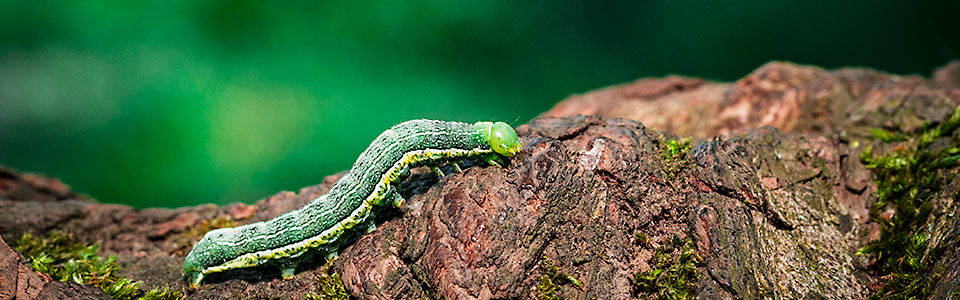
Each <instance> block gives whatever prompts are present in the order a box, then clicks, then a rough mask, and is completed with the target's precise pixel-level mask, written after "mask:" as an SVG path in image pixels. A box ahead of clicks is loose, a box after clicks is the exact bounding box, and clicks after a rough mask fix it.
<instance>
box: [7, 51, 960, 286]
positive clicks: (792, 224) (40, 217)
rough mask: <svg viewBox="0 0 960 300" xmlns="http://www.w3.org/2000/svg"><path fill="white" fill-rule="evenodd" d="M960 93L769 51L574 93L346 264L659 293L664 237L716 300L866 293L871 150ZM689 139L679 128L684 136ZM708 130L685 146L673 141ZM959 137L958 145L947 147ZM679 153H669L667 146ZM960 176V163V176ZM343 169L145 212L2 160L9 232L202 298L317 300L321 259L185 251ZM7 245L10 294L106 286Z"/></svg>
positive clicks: (936, 229)
mask: <svg viewBox="0 0 960 300" xmlns="http://www.w3.org/2000/svg"><path fill="white" fill-rule="evenodd" d="M957 105H960V62H955V63H952V64H950V65H947V66H945V67H944V68H942V69H940V70H938V71H937V72H936V73H934V75H933V76H932V77H931V79H925V78H922V77H919V76H896V75H890V74H884V73H881V72H877V71H873V70H866V69H840V70H835V71H827V70H823V69H819V68H816V67H810V66H798V65H793V64H789V63H770V64H767V65H765V66H763V67H761V68H759V69H757V70H756V71H755V72H753V73H752V74H750V75H748V76H746V77H745V78H743V79H741V80H739V81H737V82H734V83H713V82H707V81H703V80H700V79H692V78H682V77H667V78H659V79H641V80H638V81H636V82H633V83H628V84H624V85H619V86H614V87H610V88H606V89H602V90H598V91H594V92H590V93H587V94H584V95H577V96H573V97H570V98H569V99H567V100H564V101H563V102H561V103H559V104H557V106H556V107H554V108H553V109H551V110H550V111H548V112H546V113H544V115H543V116H541V117H540V118H537V119H535V120H533V121H531V122H530V123H528V124H525V125H522V126H519V127H518V128H517V130H518V133H519V134H520V135H521V139H522V142H523V143H524V144H525V145H526V146H525V148H524V150H523V152H522V153H521V154H520V155H518V156H517V157H515V158H514V159H513V160H512V161H511V163H510V165H509V166H506V167H505V168H492V167H471V168H468V169H465V172H464V173H459V174H452V175H448V176H446V177H444V178H440V179H437V178H436V177H435V176H434V175H432V174H430V173H427V172H418V173H415V174H414V175H413V176H412V177H411V178H410V179H408V180H407V181H406V182H405V183H404V185H403V186H402V189H401V191H402V193H403V194H404V195H405V196H406V197H407V198H408V202H407V204H405V207H403V208H402V209H400V210H397V211H395V212H394V213H390V214H388V215H386V216H384V217H382V218H381V220H380V224H378V230H377V231H375V232H373V233H370V234H367V235H364V236H362V237H361V238H359V240H357V241H356V242H354V243H353V244H351V245H349V246H347V247H346V248H345V249H344V250H343V251H342V253H341V255H340V257H339V258H338V259H336V260H335V261H334V262H333V265H332V270H333V272H338V273H339V274H341V276H342V281H343V284H344V285H345V287H346V290H347V291H348V292H349V293H350V294H352V295H354V296H357V297H360V298H377V299H397V298H447V299H469V298H480V299H491V298H518V299H529V298H535V297H538V296H542V295H543V294H544V293H545V292H546V291H547V289H548V288H551V286H550V285H548V284H544V280H543V279H544V277H546V278H550V277H554V278H555V276H554V275H556V274H557V273H558V272H560V273H563V274H566V275H569V276H571V277H572V278H575V279H576V280H577V281H578V282H579V286H578V285H575V284H559V283H556V280H554V281H555V282H554V283H556V284H554V285H553V286H552V289H553V290H552V291H551V292H553V293H554V294H556V295H560V296H563V297H565V298H568V299H628V298H635V297H649V296H651V294H649V293H648V292H647V291H644V290H639V289H638V287H637V285H636V284H634V283H633V281H632V279H633V278H634V275H635V274H638V273H642V272H644V271H648V270H651V268H655V267H657V266H654V265H653V263H652V262H653V261H654V260H652V258H654V256H656V255H657V254H658V247H661V246H665V245H671V244H676V241H686V240H689V241H691V245H692V248H693V250H695V252H696V253H697V254H698V256H699V257H700V260H699V261H698V262H697V263H696V269H695V272H696V274H697V275H698V276H696V277H695V278H691V280H692V281H693V283H694V285H695V287H696V288H695V289H694V291H693V292H694V295H695V296H697V297H699V298H705V299H713V298H751V299H752V298H766V297H785V298H829V299H836V298H846V299H848V298H863V297H865V296H867V295H869V294H870V293H871V291H872V290H875V289H876V288H877V286H878V284H880V283H882V282H883V278H880V276H878V275H880V274H877V273H876V270H875V269H873V268H871V267H870V264H871V263H872V262H871V261H870V259H869V257H866V256H858V255H854V253H855V252H856V251H857V249H859V248H861V247H863V246H864V245H866V243H867V242H868V241H870V240H872V239H876V238H878V237H879V233H878V226H877V224H876V223H874V222H873V221H871V215H870V211H869V208H870V205H871V204H872V203H873V202H874V201H875V200H876V190H877V188H876V184H875V183H874V182H873V180H872V175H871V171H870V170H869V169H867V168H865V167H864V165H863V164H862V163H861V162H860V160H859V159H858V155H859V154H860V153H861V151H862V150H863V149H864V148H865V147H868V146H874V147H876V148H877V149H878V150H876V151H893V149H895V148H896V147H897V144H896V143H883V142H881V141H879V140H877V139H876V138H875V137H874V134H872V133H871V129H875V128H884V129H888V130H897V131H902V132H908V133H909V132H915V131H917V130H919V129H920V128H926V127H924V126H928V125H929V124H936V123H938V122H942V121H943V120H945V119H946V118H949V117H950V115H951V113H952V112H953V111H954V108H955V107H956V106H957ZM674 134H675V135H674ZM680 137H690V138H693V142H692V143H691V146H690V148H689V149H685V150H684V149H681V150H682V151H681V152H679V153H680V154H679V155H671V154H670V153H671V152H670V151H671V150H673V149H674V148H675V147H674V144H671V140H675V139H677V138H680ZM957 139H960V134H958V133H954V134H953V135H952V136H947V137H944V138H942V139H941V140H943V141H940V143H943V144H949V143H950V142H954V143H955V142H956V141H957ZM665 153H667V154H665ZM949 171H950V172H953V174H956V171H957V170H956V168H953V169H951V170H949ZM338 176H339V175H332V176H329V177H327V178H326V179H324V181H323V182H322V183H320V184H318V185H315V186H311V187H306V188H303V189H301V190H300V191H299V192H297V193H293V192H280V193H278V194H276V195H273V196H272V197H269V198H267V199H263V200H260V201H258V202H256V204H254V205H245V204H239V203H238V204H231V205H227V206H222V207H218V206H213V205H202V206H196V207H185V208H178V209H142V210H137V209H133V208H130V207H127V206H122V205H112V204H101V203H96V202H94V201H92V200H90V199H88V198H86V197H84V196H81V195H77V194H75V193H73V192H71V191H70V189H69V188H68V187H66V186H65V185H64V184H62V183H60V182H59V181H57V180H53V179H48V178H45V177H42V176H37V175H30V174H19V173H16V172H13V171H10V170H0V235H2V238H3V241H5V242H6V244H11V243H13V242H15V241H17V239H18V238H19V237H20V236H21V235H23V234H24V233H27V232H31V233H34V234H40V235H43V234H44V233H46V232H49V231H51V230H60V231H65V232H69V233H72V234H73V235H75V236H78V237H79V238H81V239H82V240H83V241H86V242H96V243H99V244H100V245H101V249H102V253H103V254H104V255H116V256H117V261H118V262H119V263H120V264H121V265H122V267H123V270H122V272H121V275H122V276H124V277H128V278H131V279H134V280H138V281H141V282H142V283H143V288H147V289H149V288H156V287H160V288H162V287H169V288H172V289H174V290H181V291H183V294H184V295H185V296H186V297H187V298H196V299H201V298H220V299H237V298H287V299H302V298H304V297H305V296H306V295H307V294H310V293H315V292H317V291H319V290H320V289H321V281H322V280H321V278H322V276H323V274H321V273H322V272H323V271H322V270H321V269H322V268H320V266H321V265H322V262H315V263H313V264H308V265H306V266H301V268H300V270H298V273H297V274H296V275H295V276H294V278H293V279H291V280H281V279H280V278H279V273H278V272H277V271H276V270H274V269H270V268H257V269H250V270H239V271H236V272H228V273H224V274H220V275H216V276H212V277H211V278H210V279H209V280H207V281H205V284H204V285H203V286H202V287H201V288H200V289H197V290H190V289H188V288H187V287H186V284H185V282H184V281H183V279H182V277H181V276H182V274H181V273H180V272H181V271H180V268H181V264H182V261H183V257H184V256H185V255H186V253H187V251H189V249H190V247H191V246H192V244H193V243H194V242H196V240H198V239H199V238H200V236H199V234H200V233H198V232H196V230H195V229H196V228H198V227H203V226H206V225H205V224H207V225H208V224H210V222H212V220H223V219H229V220H233V221H234V222H236V223H237V224H243V223H249V222H255V221H262V220H267V219H270V218H273V217H275V216H277V215H280V214H282V213H284V212H286V211H289V210H292V209H295V208H298V207H300V206H302V205H303V204H305V203H306V202H307V201H309V200H310V199H313V198H315V197H316V196H319V195H321V194H322V193H324V192H326V191H327V190H328V189H329V188H330V186H332V184H333V182H334V181H335V180H336V179H337V178H338ZM958 186H960V182H958V179H957V178H956V176H954V178H952V179H950V180H948V183H947V184H946V185H945V186H944V188H943V190H942V191H941V193H940V194H938V195H939V196H938V197H935V199H934V204H933V205H934V212H933V214H932V215H931V217H930V220H928V222H927V224H925V225H924V226H929V227H930V228H931V232H933V233H934V234H933V235H932V237H931V242H930V243H929V246H928V248H930V249H946V250H944V252H943V253H942V254H940V255H936V256H935V257H934V256H931V257H932V258H931V259H933V260H934V262H933V265H934V268H933V270H932V271H930V274H929V276H931V278H933V280H936V283H935V285H934V286H935V289H934V290H933V292H931V296H930V297H931V298H944V297H949V296H951V295H953V297H956V295H957V293H958V290H960V259H958V257H957V255H956V250H955V249H957V247H958V246H960V218H958V215H960V205H958V204H957V203H956V202H957V197H958V196H957V194H958V190H960V188H958ZM6 244H3V243H0V299H9V298H12V297H14V296H16V298H17V299H31V298H44V295H54V296H51V297H53V298H59V297H77V298H104V297H106V294H104V293H102V292H101V291H99V290H97V289H95V288H91V287H87V286H82V285H77V284H68V283H62V282H58V281H52V280H50V278H49V277H46V276H44V275H42V274H39V273H37V272H35V271H33V270H32V269H31V268H30V266H29V265H28V264H27V262H26V259H25V258H23V257H21V256H20V255H19V254H17V253H16V252H14V251H12V250H11V249H10V248H9V247H7V246H6Z"/></svg>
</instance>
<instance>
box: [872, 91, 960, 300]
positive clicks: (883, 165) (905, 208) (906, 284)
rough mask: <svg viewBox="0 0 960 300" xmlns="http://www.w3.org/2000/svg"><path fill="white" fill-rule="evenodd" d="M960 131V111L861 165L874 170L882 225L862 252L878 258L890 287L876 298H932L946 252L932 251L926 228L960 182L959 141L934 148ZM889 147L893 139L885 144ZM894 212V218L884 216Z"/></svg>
mask: <svg viewBox="0 0 960 300" xmlns="http://www.w3.org/2000/svg"><path fill="white" fill-rule="evenodd" d="M958 126H960V107H958V108H957V109H956V110H955V111H954V112H953V115H951V117H950V119H948V120H947V121H945V122H944V123H942V124H940V125H938V126H936V127H932V128H929V126H927V128H923V131H922V132H920V133H919V135H916V136H913V137H910V138H909V139H907V140H905V142H904V143H903V144H901V145H899V147H897V148H896V149H897V150H895V151H893V152H891V153H887V154H884V155H881V156H877V157H875V156H874V154H873V149H872V148H867V149H866V150H864V151H863V153H861V155H860V160H861V161H862V162H863V163H864V164H865V165H866V166H867V168H870V169H872V170H873V173H874V180H875V182H876V185H877V200H876V202H875V203H874V205H873V206H872V207H871V210H870V212H871V216H872V217H873V221H874V222H877V223H878V224H880V239H878V240H875V241H871V242H870V243H868V244H867V246H865V247H863V248H861V249H860V250H859V251H857V254H858V255H864V254H866V255H872V256H874V257H875V258H876V265H875V267H876V268H877V269H878V271H879V272H880V273H881V274H882V278H884V282H883V284H882V286H881V288H880V290H878V291H877V292H876V293H875V294H874V295H873V296H872V297H873V298H926V296H927V295H928V294H929V293H930V292H931V288H932V287H931V284H932V283H933V280H931V277H930V276H927V274H928V273H929V271H930V270H931V268H932V265H933V262H935V261H936V260H937V259H938V258H939V257H938V256H939V253H942V249H927V240H928V239H929V238H930V235H929V233H927V232H926V231H925V228H924V226H923V225H924V224H925V223H926V222H927V218H928V217H929V216H930V211H931V206H932V199H933V197H935V196H936V195H937V194H938V193H939V192H940V189H941V188H942V186H943V185H944V184H946V183H947V182H948V181H949V180H950V179H951V178H953V177H954V176H956V174H955V173H954V172H952V171H951V170H949V169H950V168H953V167H956V166H958V160H960V148H958V146H960V145H958V143H957V141H956V140H951V141H950V144H949V145H947V146H943V145H940V146H939V147H933V146H932V144H933V142H934V141H936V140H937V139H939V138H941V137H948V136H950V135H951V134H952V133H953V131H954V130H956V129H957V127H958ZM881 140H883V141H889V139H883V138H881ZM888 210H892V211H893V214H885V213H884V212H886V211H888Z"/></svg>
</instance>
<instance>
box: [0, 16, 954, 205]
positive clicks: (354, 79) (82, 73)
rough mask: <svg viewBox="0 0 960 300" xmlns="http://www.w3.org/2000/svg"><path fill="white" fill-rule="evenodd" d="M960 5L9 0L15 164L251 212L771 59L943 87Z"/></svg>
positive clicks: (140, 198) (2, 29) (2, 58)
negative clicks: (473, 125) (444, 132)
mask: <svg viewBox="0 0 960 300" xmlns="http://www.w3.org/2000/svg"><path fill="white" fill-rule="evenodd" d="M801 2H802V3H801ZM955 2H956V1H943V2H919V4H917V3H908V2H907V1H850V2H848V1H812V2H811V1H768V0H749V1H692V0H681V1H657V2H652V1H637V2H622V3H613V2H594V1H520V2H506V1H463V2H462V1H400V2H389V1H367V0H361V1H296V2H277V1H253V0H242V1H117V0H113V1H96V0H88V1H28V0H23V1H19V0H13V1H10V0H8V1H2V2H0V164H2V165H6V166H9V167H13V168H16V169H19V170H21V171H29V172H39V173H43V174H47V175H50V176H54V177H59V178H61V179H62V180H64V181H65V182H66V183H68V184H70V185H71V186H73V187H74V189H76V190H78V191H81V192H84V193H87V194H89V195H92V196H93V197H95V198H97V199H99V200H100V201H103V202H117V203H125V204H130V205H133V206H136V207H177V206H185V205H196V204H200V203H211V202H212V203H218V204H222V203H228V202H234V201H241V202H247V203H251V202H253V201H255V200H257V199H259V198H262V197H265V196H268V195H270V194H272V193H274V192H276V191H279V190H296V189H298V188H300V187H303V186H307V185H311V184H315V183H318V182H320V181H321V179H322V178H323V177H324V176H326V175H329V174H332V173H335V172H337V171H340V170H344V169H346V168H348V167H349V166H350V165H351V164H352V163H353V160H354V159H355V158H356V156H357V154H358V153H360V152H361V151H362V150H363V148H364V147H366V146H367V144H368V143H369V142H370V141H371V140H372V139H373V138H374V137H375V136H376V135H377V134H378V133H380V132H381V131H382V130H384V129H386V128H387V127H389V126H391V125H393V124H395V123H398V122H401V121H403V120H407V119H413V118H433V119H445V120H462V121H468V122H473V121H477V120H505V121H508V122H511V123H513V124H514V125H519V124H522V123H525V122H527V121H528V120H529V119H531V118H533V117H535V116H536V115H537V114H538V113H540V112H543V111H545V110H547V109H549V108H550V107H551V106H552V105H553V104H555V103H556V102H558V101H560V100H561V99H563V98H564V97H566V96H567V95H570V94H572V93H581V92H585V91H588V90H591V89H595V88H600V87H604V86H608V85H611V84H616V83H621V82H626V81H631V80H634V79H636V78H639V77H645V76H663V75H668V74H680V75H688V76H696V77H704V78H709V79H714V80H724V81H729V80H735V79H737V78H739V77H741V76H743V75H745V74H747V73H749V72H750V71H751V70H753V69H754V68H756V67H758V66H760V65H762V64H763V63H765V62H767V61H770V60H788V61H793V62H797V63H804V64H815V65H819V66H823V67H827V68H835V67H840V66H868V67H872V68H877V69H880V70H884V71H889V72H895V73H915V74H921V75H925V76H926V75H929V73H930V72H931V71H932V70H933V69H934V68H936V67H937V66H941V65H943V64H945V63H946V62H948V61H949V60H950V59H955V58H956V57H957V56H958V49H960V47H958V44H957V43H958V39H957V37H958V35H960V33H958V32H957V29H958V28H960V24H958V22H957V19H958V18H956V14H955V13H956V12H957V11H960V10H958V6H957V4H956V3H955Z"/></svg>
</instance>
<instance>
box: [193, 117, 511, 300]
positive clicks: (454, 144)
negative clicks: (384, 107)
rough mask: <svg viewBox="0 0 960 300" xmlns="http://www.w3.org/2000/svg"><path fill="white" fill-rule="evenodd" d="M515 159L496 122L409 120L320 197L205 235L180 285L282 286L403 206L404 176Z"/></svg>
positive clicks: (506, 130) (506, 133) (507, 130)
mask: <svg viewBox="0 0 960 300" xmlns="http://www.w3.org/2000/svg"><path fill="white" fill-rule="evenodd" d="M519 151H520V142H519V140H518V138H517V133H516V131H514V129H513V127H510V125H507V124H506V123H503V122H496V123H494V122H477V123H474V124H468V123H461V122H446V121H435V120H411V121H406V122H403V123H400V124H397V125H394V126H393V127H391V128H390V129H388V130H386V131H384V132H383V133H381V134H380V135H379V136H377V138H376V139H374V140H373V142H372V143H370V146H369V147H367V149H366V150H364V151H363V153H361V154H360V157H358V158H357V161H356V162H355V163H354V164H353V167H352V168H350V170H349V171H348V172H347V173H346V174H344V175H343V176H342V177H341V178H340V179H339V180H337V182H336V183H334V185H333V187H332V188H330V191H329V192H327V193H326V194H323V195H321V196H319V197H317V198H316V199H313V200H311V201H310V202H309V203H307V204H306V205H304V206H303V207H301V208H299V209H296V210H293V211H290V212H287V213H285V214H282V215H280V216H278V217H276V218H273V219H271V220H268V221H264V222H256V223H251V224H247V225H243V226H237V227H233V228H221V229H216V230H212V231H210V232H207V233H206V234H205V235H204V236H203V238H201V239H200V241H198V242H197V243H196V245H194V247H193V249H192V250H190V252H189V253H188V254H187V257H186V258H185V259H184V262H183V272H184V277H185V279H186V280H187V282H188V284H189V285H190V287H192V288H197V287H199V286H200V282H201V281H202V280H203V278H204V276H206V275H207V274H210V273H215V272H222V271H227V270H232V269H239V268H247V267H253V266H258V265H262V264H265V263H272V264H274V265H275V266H277V267H278V268H279V269H280V271H281V277H282V278H284V279H289V278H291V277H292V276H293V274H294V272H295V270H296V267H297V264H298V263H299V262H301V260H302V258H303V256H302V255H303V254H305V253H307V252H308V251H309V250H318V251H320V252H321V253H326V254H327V259H332V258H333V257H336V255H337V251H338V249H339V248H340V246H341V245H342V244H343V243H344V241H345V240H346V236H347V235H345V233H358V234H362V233H369V232H371V231H373V230H375V229H376V226H375V225H374V223H373V219H374V218H373V216H374V215H375V214H376V213H377V212H379V211H380V210H381V209H382V208H383V207H386V206H387V205H393V206H395V207H401V206H402V205H403V203H404V199H403V197H402V196H401V195H400V193H399V192H398V191H397V187H396V186H397V184H399V183H400V182H401V181H402V180H403V179H404V178H406V177H407V176H409V174H410V169H411V168H415V167H420V166H428V167H431V169H433V170H434V172H437V173H438V175H440V176H443V174H442V172H440V170H439V168H438V167H439V166H441V165H443V164H444V163H450V164H451V165H452V166H453V167H454V168H455V169H456V170H457V171H460V167H459V165H458V164H457V162H458V161H460V160H463V159H468V158H472V159H477V158H479V159H482V160H483V161H485V162H486V163H489V164H490V165H495V166H500V165H501V164H502V163H503V162H504V161H503V157H512V156H514V155H516V154H517V153H518V152H519Z"/></svg>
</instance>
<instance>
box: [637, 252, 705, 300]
mask: <svg viewBox="0 0 960 300" xmlns="http://www.w3.org/2000/svg"><path fill="white" fill-rule="evenodd" d="M701 262H702V259H701V258H700V255H698V254H697V252H696V251H695V250H694V248H693V240H691V239H689V238H688V239H686V240H682V239H679V238H675V239H674V240H673V241H672V242H671V243H670V244H667V245H663V246H660V247H657V248H656V250H654V254H653V257H651V258H650V261H649V262H648V263H649V264H650V270H646V271H644V272H637V273H635V274H633V278H632V279H631V280H630V282H631V283H632V284H633V287H634V289H635V290H636V292H638V293H640V294H644V295H645V296H647V297H653V296H656V297H657V298H659V299H690V298H693V294H694V292H695V291H696V288H697V286H696V284H695V281H696V280H697V277H698V275H697V266H699V265H700V264H701Z"/></svg>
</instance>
